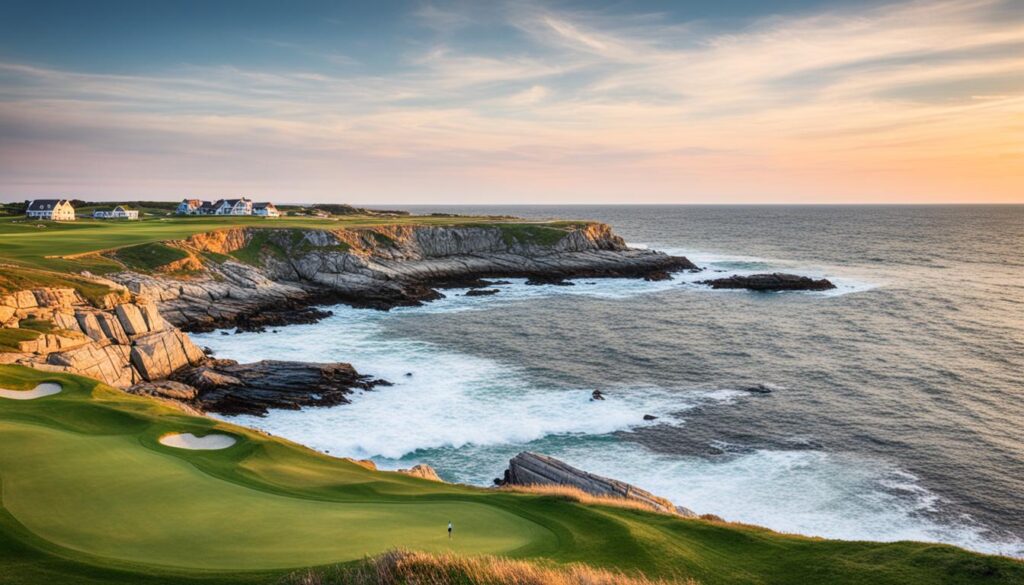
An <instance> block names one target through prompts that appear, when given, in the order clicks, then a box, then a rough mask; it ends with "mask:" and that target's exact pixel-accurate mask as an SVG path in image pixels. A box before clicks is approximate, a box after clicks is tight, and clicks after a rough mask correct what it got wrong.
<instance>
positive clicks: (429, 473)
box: [398, 463, 444, 482]
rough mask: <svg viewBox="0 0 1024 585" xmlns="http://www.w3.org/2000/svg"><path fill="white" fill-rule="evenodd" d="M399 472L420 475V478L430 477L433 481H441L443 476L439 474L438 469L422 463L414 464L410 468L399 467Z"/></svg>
mask: <svg viewBox="0 0 1024 585" xmlns="http://www.w3.org/2000/svg"><path fill="white" fill-rule="evenodd" d="M398 473H401V474H403V475H411V476H412V477H418V478H420V479H429V480H431V481H441V482H443V481H444V480H443V479H441V476H440V475H438V474H437V470H435V469H434V468H433V467H431V466H429V465H426V464H424V463H420V464H419V465H413V466H412V467H410V468H408V469H399V470H398Z"/></svg>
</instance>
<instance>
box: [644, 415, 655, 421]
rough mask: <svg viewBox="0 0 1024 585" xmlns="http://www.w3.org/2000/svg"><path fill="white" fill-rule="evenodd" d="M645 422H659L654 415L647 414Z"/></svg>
mask: <svg viewBox="0 0 1024 585" xmlns="http://www.w3.org/2000/svg"><path fill="white" fill-rule="evenodd" d="M644 420H658V417H656V416H654V415H653V414H645V415H644Z"/></svg>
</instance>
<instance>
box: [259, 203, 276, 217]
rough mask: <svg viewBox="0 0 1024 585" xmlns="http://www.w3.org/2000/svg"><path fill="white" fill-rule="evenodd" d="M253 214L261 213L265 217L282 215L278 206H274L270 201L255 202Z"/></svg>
mask: <svg viewBox="0 0 1024 585" xmlns="http://www.w3.org/2000/svg"><path fill="white" fill-rule="evenodd" d="M252 214H253V215H261V216H263V217H281V212H280V211H278V210H277V207H274V204H273V203H271V202H269V201H265V202H262V203H253V205H252Z"/></svg>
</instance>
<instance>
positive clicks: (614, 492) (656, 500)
mask: <svg viewBox="0 0 1024 585" xmlns="http://www.w3.org/2000/svg"><path fill="white" fill-rule="evenodd" d="M495 481H496V483H498V484H499V485H521V486H531V485H564V486H571V487H574V488H577V489H580V490H582V491H584V492H586V493H588V494H591V495H594V496H607V497H613V498H625V499H629V500H636V501H638V502H641V503H643V504H644V505H646V506H648V507H650V508H653V509H655V510H659V511H662V512H666V513H671V514H679V515H681V516H686V517H695V516H696V514H695V513H694V512H693V511H692V510H689V509H687V508H683V507H681V506H676V505H675V504H673V503H672V502H670V501H669V500H667V499H665V498H662V497H659V496H656V495H654V494H652V493H651V492H648V491H646V490H642V489H640V488H638V487H636V486H634V485H631V484H628V483H626V482H623V481H619V480H617V479H611V478H607V477H603V476H600V475H595V474H593V473H588V472H586V471H583V470H582V469H577V468H575V467H573V466H571V465H569V464H568V463H565V462H563V461H559V460H558V459H555V458H554V457H548V456H547V455H541V454H539V453H531V452H529V451H524V452H522V453H520V454H518V455H516V456H515V457H513V458H512V459H511V460H509V462H508V469H506V470H505V476H504V478H502V479H500V480H495Z"/></svg>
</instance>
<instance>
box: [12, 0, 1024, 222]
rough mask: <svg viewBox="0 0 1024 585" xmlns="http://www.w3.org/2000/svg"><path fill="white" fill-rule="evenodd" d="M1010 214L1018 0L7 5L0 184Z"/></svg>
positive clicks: (1020, 155)
mask: <svg viewBox="0 0 1024 585" xmlns="http://www.w3.org/2000/svg"><path fill="white" fill-rule="evenodd" d="M238 195H246V196H249V197H252V198H254V199H258V200H268V199H269V200H273V201H277V202H300V203H301V202H306V203H308V202H317V201H319V202H347V203H354V204H365V205H374V204H443V203H452V204H516V203H519V204H537V203H585V204H597V203H975V202H978V203H980V202H991V203H1024V0H931V1H888V2H886V1H872V0H867V1H865V0H857V1H853V0H833V1H821V0H776V1H772V2H765V1H762V0H716V1H715V2H705V1H692V2H691V1H682V0H677V1H673V2H656V1H637V2H628V1H624V0H617V1H607V0H604V1H602V0H595V1H590V2H543V1H532V0H522V1H509V2H500V1H496V2H468V1H467V2H432V1H426V0H423V1H412V2H387V1H376V2H326V1H323V2H321V1H305V2H303V1H294V2H285V1H283V0H282V1H273V2H271V1H263V0H247V1H221V2H214V1H207V0H194V1H193V0H183V1H178V2H169V1H158V0H151V1H102V0H97V1H95V2H81V1H78V0H75V1H68V2H55V1H46V0H30V1H23V0H0V200H5V201H12V200H21V199H25V198H34V197H46V196H50V197H53V196H62V197H76V198H82V199H93V200H115V199H122V200H124V199H180V198H183V197H186V196H189V197H203V198H217V197H222V196H238Z"/></svg>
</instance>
